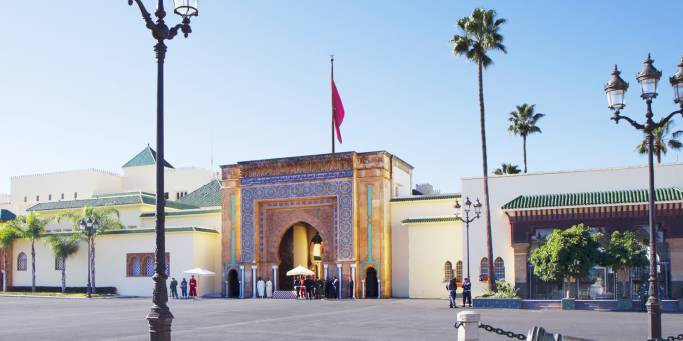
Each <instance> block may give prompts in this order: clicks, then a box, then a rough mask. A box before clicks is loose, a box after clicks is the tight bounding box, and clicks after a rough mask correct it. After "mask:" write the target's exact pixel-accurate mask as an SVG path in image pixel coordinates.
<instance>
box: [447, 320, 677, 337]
mask: <svg viewBox="0 0 683 341" xmlns="http://www.w3.org/2000/svg"><path fill="white" fill-rule="evenodd" d="M463 324H464V322H456V323H455V325H454V326H453V327H455V329H458V328H460V327H462V326H463ZM479 328H480V329H483V330H485V331H487V332H490V333H496V334H498V335H502V336H507V337H509V338H511V339H517V340H526V335H524V334H516V333H514V332H511V331H507V330H504V329H502V328H496V327H494V326H491V325H488V324H485V323H479ZM682 340H683V339H682ZM657 341H659V340H657Z"/></svg>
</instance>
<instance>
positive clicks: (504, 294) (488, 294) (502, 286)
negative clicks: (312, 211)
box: [480, 280, 519, 298]
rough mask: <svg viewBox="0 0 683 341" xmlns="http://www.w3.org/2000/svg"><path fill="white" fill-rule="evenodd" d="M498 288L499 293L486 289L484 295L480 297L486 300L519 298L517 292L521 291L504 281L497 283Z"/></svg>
mask: <svg viewBox="0 0 683 341" xmlns="http://www.w3.org/2000/svg"><path fill="white" fill-rule="evenodd" d="M496 288H497V289H498V291H495V292H494V291H490V290H489V289H485V290H484V293H483V294H482V295H481V296H480V297H484V298H519V297H518V296H517V292H518V291H519V289H517V288H515V287H514V286H513V285H512V284H510V283H508V282H506V281H504V280H498V281H496Z"/></svg>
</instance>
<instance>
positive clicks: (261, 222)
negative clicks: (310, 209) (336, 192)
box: [259, 199, 339, 254]
mask: <svg viewBox="0 0 683 341" xmlns="http://www.w3.org/2000/svg"><path fill="white" fill-rule="evenodd" d="M333 202H334V200H332V199H318V200H310V199H302V200H296V201H284V202H282V201H279V202H272V203H265V204H262V205H261V211H260V213H261V214H260V217H259V218H260V219H259V251H260V252H261V254H264V247H265V245H264V242H265V238H264V236H265V230H266V227H265V221H266V219H265V214H266V210H265V209H266V208H272V207H298V206H304V207H305V206H308V205H320V204H330V203H333ZM333 212H334V213H333V216H334V222H333V223H332V224H333V225H332V226H334V227H335V233H334V240H333V241H332V242H333V245H335V246H336V245H337V244H338V243H339V233H338V231H339V229H337V226H338V225H337V223H338V221H339V219H338V214H337V206H334V211H333Z"/></svg>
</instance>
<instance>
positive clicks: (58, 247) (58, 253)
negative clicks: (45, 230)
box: [46, 235, 81, 293]
mask: <svg viewBox="0 0 683 341" xmlns="http://www.w3.org/2000/svg"><path fill="white" fill-rule="evenodd" d="M46 242H47V244H48V245H49V246H50V248H52V252H53V253H54V255H55V259H60V260H61V261H62V292H63V293H64V292H66V259H67V258H69V257H70V256H72V255H73V254H75V253H76V251H78V244H79V243H80V242H81V241H80V239H79V238H78V235H73V236H71V237H66V236H49V237H47V240H46ZM55 261H56V260H55Z"/></svg>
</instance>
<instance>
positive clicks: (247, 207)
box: [242, 179, 354, 262]
mask: <svg viewBox="0 0 683 341" xmlns="http://www.w3.org/2000/svg"><path fill="white" fill-rule="evenodd" d="M244 183H245V182H244V181H243V184H244ZM246 183H248V182H246ZM251 183H253V181H252V182H251ZM258 183H259V184H261V183H263V181H262V180H261V181H259V182H258ZM313 197H336V199H337V200H336V201H337V207H336V215H337V217H336V219H335V220H336V222H335V225H336V226H335V234H336V238H337V243H336V246H337V250H336V253H337V257H338V259H340V260H342V259H351V258H353V251H354V249H353V247H354V246H353V180H351V179H338V180H329V181H319V182H301V183H288V184H275V185H268V186H253V187H251V186H246V187H242V261H244V262H253V261H254V257H255V249H256V247H260V246H261V245H255V244H254V228H255V226H256V224H255V221H256V216H255V215H256V213H257V212H256V205H257V202H258V201H262V200H284V199H296V198H313ZM259 244H260V243H259Z"/></svg>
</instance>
